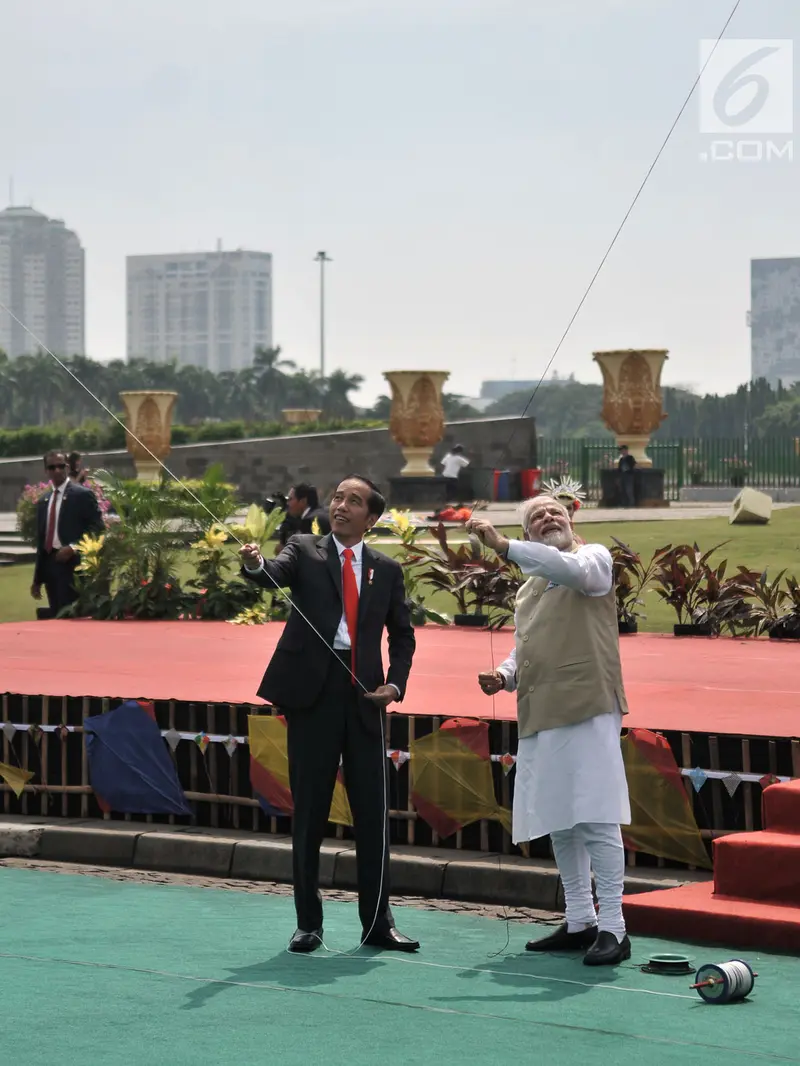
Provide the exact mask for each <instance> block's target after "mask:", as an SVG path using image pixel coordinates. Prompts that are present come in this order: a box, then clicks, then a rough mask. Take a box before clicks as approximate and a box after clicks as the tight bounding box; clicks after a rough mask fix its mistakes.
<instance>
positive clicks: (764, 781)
mask: <svg viewBox="0 0 800 1066" xmlns="http://www.w3.org/2000/svg"><path fill="white" fill-rule="evenodd" d="M780 780H781V779H780V778H779V777H776V776H775V774H764V776H763V777H762V778H761V780H760V781H759V782H758V783H759V785H761V787H762V788H769V786H770V785H777V784H779V783H780Z"/></svg>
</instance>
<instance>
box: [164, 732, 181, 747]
mask: <svg viewBox="0 0 800 1066" xmlns="http://www.w3.org/2000/svg"><path fill="white" fill-rule="evenodd" d="M164 740H166V742H167V744H169V746H170V751H175V749H176V748H177V746H178V745H179V744H180V742H181V735H180V733H179V732H178V730H177V729H168V730H167V731H166V733H165V734H164Z"/></svg>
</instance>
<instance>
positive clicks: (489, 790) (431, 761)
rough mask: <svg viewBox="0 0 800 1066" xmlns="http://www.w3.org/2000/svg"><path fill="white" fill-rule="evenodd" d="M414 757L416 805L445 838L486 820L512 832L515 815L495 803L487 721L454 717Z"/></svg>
mask: <svg viewBox="0 0 800 1066" xmlns="http://www.w3.org/2000/svg"><path fill="white" fill-rule="evenodd" d="M410 752H411V798H412V801H413V804H414V806H415V807H416V809H417V812H418V813H419V814H420V816H421V817H422V818H424V819H425V821H426V822H427V823H428V825H430V826H431V828H432V829H434V830H435V831H436V832H437V833H438V834H439V836H440V837H448V836H451V834H453V833H455V832H456V831H457V830H459V829H462V828H463V827H464V826H465V825H469V824H470V823H471V822H477V821H479V820H480V819H482V818H488V819H494V820H495V821H498V822H500V824H501V825H502V826H503V827H504V828H505V829H506V830H507V831H508V832H509V833H510V832H511V812H510V811H508V810H507V809H506V808H505V807H501V806H499V805H498V803H497V800H496V799H495V794H494V781H493V779H492V762H491V756H490V753H489V724H488V722H479V721H475V720H474V719H464V718H451V719H449V720H448V721H446V722H445V723H444V724H443V725H442V727H441V729H437V730H436V731H435V732H433V733H429V734H428V736H426V737H421V738H420V739H419V740H414V741H412V743H411V744H410Z"/></svg>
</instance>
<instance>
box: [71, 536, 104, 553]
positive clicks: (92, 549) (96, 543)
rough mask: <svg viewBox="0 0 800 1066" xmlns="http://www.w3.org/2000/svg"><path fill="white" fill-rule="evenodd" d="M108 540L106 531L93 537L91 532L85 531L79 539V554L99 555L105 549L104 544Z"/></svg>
mask: <svg viewBox="0 0 800 1066" xmlns="http://www.w3.org/2000/svg"><path fill="white" fill-rule="evenodd" d="M105 541H106V535H105V533H101V534H100V535H99V536H97V537H93V536H92V535H91V533H84V535H83V536H82V537H81V539H80V540H79V541H78V554H79V555H81V556H86V555H99V554H100V552H101V551H102V550H103V545H104V544H105Z"/></svg>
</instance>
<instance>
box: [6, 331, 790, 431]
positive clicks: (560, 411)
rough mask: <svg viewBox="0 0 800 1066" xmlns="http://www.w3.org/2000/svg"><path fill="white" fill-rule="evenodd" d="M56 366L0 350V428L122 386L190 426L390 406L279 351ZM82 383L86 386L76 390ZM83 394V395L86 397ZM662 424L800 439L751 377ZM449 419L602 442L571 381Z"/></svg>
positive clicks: (354, 382) (110, 403)
mask: <svg viewBox="0 0 800 1066" xmlns="http://www.w3.org/2000/svg"><path fill="white" fill-rule="evenodd" d="M62 361H63V363H64V364H65V366H67V367H68V368H69V370H70V371H71V372H72V373H73V374H74V375H75V377H76V378H77V379H78V381H80V382H82V383H83V384H82V385H81V384H79V383H78V381H76V380H75V379H74V378H72V377H71V376H70V375H69V374H68V373H67V372H66V371H65V370H64V369H63V368H62V367H60V366H59V365H58V363H57V362H56V361H55V359H53V358H52V357H51V356H50V355H48V354H47V353H45V352H39V353H38V354H36V355H22V356H19V357H18V358H16V359H10V358H9V357H8V356H7V355H6V354H5V353H4V352H3V351H2V350H0V428H5V429H16V428H19V427H22V426H34V427H35V426H51V425H63V426H66V427H75V426H80V425H82V424H83V423H85V422H89V421H92V420H95V421H96V420H97V419H98V417H101V418H102V412H101V410H100V409H99V407H98V405H97V403H96V401H95V400H94V399H93V397H92V395H90V393H93V394H94V395H95V396H96V397H97V398H98V399H100V400H101V401H102V402H103V403H104V404H105V405H106V406H107V407H108V408H110V410H112V411H115V412H117V413H119V411H120V408H121V404H120V400H119V393H120V392H122V391H124V390H127V389H171V390H174V391H175V392H177V393H178V404H177V410H176V412H175V419H174V420H175V422H176V423H181V424H183V425H187V426H196V425H200V424H202V423H207V422H231V421H238V422H245V423H256V422H258V423H265V422H269V421H274V422H278V421H280V419H281V412H282V411H283V410H284V409H285V408H291V407H295V408H297V407H301V408H317V409H319V410H321V411H322V416H321V417H322V419H323V420H324V421H327V422H331V421H352V420H354V419H358V418H363V419H375V420H380V421H387V420H388V418H389V409H390V406H391V401H390V400H389V397H388V396H380V397H378V399H377V401H376V402H375V403H374V404H373V405H372V406H371V407H366V408H365V407H359V406H357V404H356V403H355V401H354V398H353V394H354V393H357V392H358V390H359V388H360V387H361V385H362V384H363V380H364V379H363V377H362V376H361V375H360V374H348V373H346V372H345V371H344V370H334V371H333V372H332V373H331V374H330V375H328V376H326V377H324V378H323V377H321V376H320V375H319V374H318V373H316V372H315V371H308V370H305V369H299V368H298V367H297V365H296V364H295V363H294V362H292V361H291V360H290V359H286V358H284V356H283V354H282V352H281V349H280V348H256V350H255V353H254V357H253V363H252V366H249V367H246V368H244V369H243V370H238V371H223V372H222V373H219V374H215V373H213V372H212V371H210V370H206V369H204V368H202V367H197V366H179V365H178V364H177V363H175V362H170V363H154V362H149V361H147V360H144V359H133V360H131V361H130V362H126V361H124V360H121V359H115V360H112V361H111V362H108V363H102V362H99V361H97V360H94V359H90V358H88V356H82V355H74V356H69V357H65V358H64V359H63V360H62ZM83 386H85V388H84V387H83ZM87 390H88V391H87ZM663 392H664V409H665V411H666V413H667V418H666V419H665V421H664V422H663V423H662V425H661V427H660V429H658V430H657V432H656V433H655V434H654V436H655V437H656V438H660V439H667V438H678V437H684V438H691V437H717V438H723V437H727V438H729V437H740V436H744V434H745V427H746V431H747V432H748V433H750V434H752V435H754V436H761V437H785V436H787V435H788V436H800V384H796V385H794V386H792V387H791V388H784V387H783V386H782V385H778V386H777V388H774V387H773V386H771V385H770V384H769V383H768V382H767V381H766V380H764V379H763V378H762V379H759V380H758V381H754V382H752V383H751V384H750V386H749V387H748V386H747V385H740V386H739V387H738V388H737V389H736V391H735V392H732V393H729V394H727V395H718V394H710V395H706V396H698V395H696V394H694V393H692V392H689V391H687V390H684V389H674V388H665V389H664V390H663ZM442 402H443V406H444V410H445V415H446V417H447V418H448V419H451V420H452V419H459V418H465V419H466V418H479V417H487V418H491V417H496V416H499V415H520V414H522V413H523V412H524V411H526V412H527V413H528V414H531V415H533V417H534V418H535V419H536V426H537V431H538V433H539V435H540V436H544V437H550V438H555V439H563V438H570V437H573V438H574V437H589V438H592V437H594V438H601V437H609V438H610V437H611V434H610V432H609V430H608V429H607V428H606V426H605V425H604V424H603V422H602V419H601V417H600V411H601V408H602V403H603V389H602V386H601V385H594V384H586V383H584V382H580V381H575V380H574V378H573V377H570V378H567V379H560V380H549V381H544V382H543V383H542V384H541V387H540V388H538V389H537V390H536V394H535V395H534V396H533V397H532V396H531V392H529V391H525V392H514V393H510V394H509V395H507V396H504V397H503V398H502V399H500V400H498V401H496V402H495V403H493V404H491V405H490V406H489V407H487V408H485V410H483V411H482V412H479V411H478V410H476V409H475V408H474V407H473V406H471V405H470V403H469V401H468V400H467V399H465V398H463V397H459V396H456V395H453V394H448V393H445V395H444V396H443V398H442Z"/></svg>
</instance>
